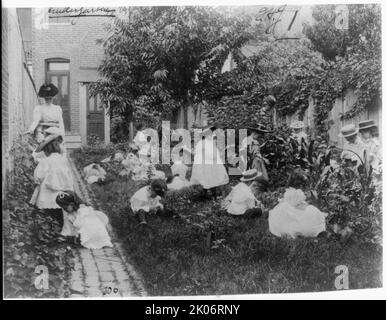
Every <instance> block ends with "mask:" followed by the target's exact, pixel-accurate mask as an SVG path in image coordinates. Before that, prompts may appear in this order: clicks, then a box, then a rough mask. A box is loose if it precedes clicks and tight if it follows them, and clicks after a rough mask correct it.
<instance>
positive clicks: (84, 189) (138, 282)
mask: <svg viewBox="0 0 386 320" xmlns="http://www.w3.org/2000/svg"><path fill="white" fill-rule="evenodd" d="M67 158H68V161H69V163H70V167H71V168H72V171H73V173H74V178H75V180H76V181H77V183H78V186H79V189H80V192H81V193H82V196H83V199H84V200H86V202H88V203H90V204H91V205H93V206H95V207H96V208H97V209H101V208H102V206H101V204H100V202H99V201H98V200H97V199H96V197H95V194H94V192H93V190H92V189H91V187H90V186H88V185H87V184H86V183H85V181H84V180H83V178H82V175H81V173H80V171H79V169H78V168H77V167H76V165H75V163H74V160H73V159H72V158H71V156H70V155H69V156H68V157H67ZM107 228H108V231H109V233H110V235H112V238H113V239H112V242H113V244H114V246H115V248H116V249H117V250H116V251H117V252H118V254H119V257H120V258H121V260H122V262H123V263H124V265H125V267H126V270H127V273H128V275H129V277H130V279H131V280H132V284H133V289H134V291H135V292H136V293H137V294H138V296H141V297H144V296H147V295H148V294H147V291H146V289H145V286H144V284H143V283H144V281H143V278H142V276H141V275H140V274H139V273H138V272H137V271H136V270H135V269H134V267H133V266H132V264H131V263H130V259H129V258H128V257H127V256H126V255H125V254H124V251H123V249H122V245H121V243H120V242H118V241H117V239H118V237H117V235H116V233H115V231H114V230H113V228H112V227H111V225H110V224H108V226H107Z"/></svg>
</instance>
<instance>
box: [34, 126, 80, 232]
mask: <svg viewBox="0 0 386 320" xmlns="http://www.w3.org/2000/svg"><path fill="white" fill-rule="evenodd" d="M48 131H49V132H50V134H49V135H48V136H47V137H45V138H44V140H43V141H42V143H41V144H40V145H39V147H38V148H37V149H36V152H44V155H45V156H44V157H42V158H41V160H40V161H39V163H38V165H37V166H36V168H35V171H34V179H35V182H36V184H37V186H36V188H35V191H34V193H33V195H32V198H31V200H30V203H31V204H32V205H35V206H36V207H37V208H39V209H43V210H44V212H45V213H47V214H49V215H51V216H52V217H53V218H54V219H55V220H57V221H58V223H59V226H60V228H62V227H63V225H64V221H63V220H64V217H63V213H62V210H61V208H60V207H59V206H58V205H57V204H56V196H57V195H58V194H59V193H60V192H61V191H63V190H74V182H73V177H72V172H71V168H70V167H69V166H68V162H67V159H66V158H65V157H64V156H63V154H62V153H61V151H62V150H61V148H60V144H61V143H62V141H63V139H62V136H61V134H60V132H59V130H58V129H57V128H56V130H55V128H50V129H49V130H48Z"/></svg>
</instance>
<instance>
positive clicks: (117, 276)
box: [69, 157, 147, 298]
mask: <svg viewBox="0 0 386 320" xmlns="http://www.w3.org/2000/svg"><path fill="white" fill-rule="evenodd" d="M69 163H70V166H71V169H72V172H73V175H74V179H75V181H76V183H75V189H76V190H75V191H76V192H77V193H78V194H79V195H80V196H81V197H82V198H83V199H84V200H85V201H87V202H88V203H90V204H92V205H93V207H94V208H100V205H99V203H98V200H97V199H96V198H95V195H94V193H93V192H92V190H91V188H90V187H89V186H88V185H87V184H86V183H85V181H84V180H83V179H82V177H81V175H80V172H79V171H78V170H77V168H76V166H75V164H74V162H73V160H72V159H71V158H70V157H69ZM108 231H109V233H110V236H111V239H112V243H113V245H114V247H113V248H103V249H98V250H91V249H86V248H81V249H75V250H76V251H75V252H74V255H75V270H74V271H73V272H72V275H71V289H72V295H71V296H70V297H71V298H80V297H128V296H146V295H147V294H146V290H145V288H144V286H143V283H142V280H141V278H140V277H139V276H138V274H137V273H136V272H135V270H134V268H133V267H132V265H131V264H130V263H129V261H128V260H127V258H126V257H125V255H124V253H123V250H122V247H121V245H120V243H119V242H118V241H117V239H116V236H115V234H114V231H113V230H112V228H111V226H108Z"/></svg>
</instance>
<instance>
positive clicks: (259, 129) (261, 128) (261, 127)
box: [246, 124, 272, 133]
mask: <svg viewBox="0 0 386 320" xmlns="http://www.w3.org/2000/svg"><path fill="white" fill-rule="evenodd" d="M246 129H247V130H249V131H256V132H259V133H271V132H272V130H268V129H267V127H266V126H264V125H262V124H258V125H257V126H256V127H246Z"/></svg>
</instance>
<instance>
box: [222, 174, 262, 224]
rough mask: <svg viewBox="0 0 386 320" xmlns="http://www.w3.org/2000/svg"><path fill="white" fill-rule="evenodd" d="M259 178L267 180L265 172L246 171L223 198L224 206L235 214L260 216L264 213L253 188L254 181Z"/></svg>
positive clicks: (230, 212) (248, 216) (249, 216)
mask: <svg viewBox="0 0 386 320" xmlns="http://www.w3.org/2000/svg"><path fill="white" fill-rule="evenodd" d="M259 179H260V180H262V181H265V178H264V176H263V174H262V173H261V172H258V171H257V170H256V169H251V170H247V171H245V172H244V173H243V176H242V178H241V179H240V183H239V184H237V185H236V186H235V187H233V189H232V191H231V192H230V193H229V195H228V196H227V197H226V198H225V199H224V200H223V203H222V206H223V208H224V209H225V210H226V211H227V212H228V213H229V214H231V215H234V216H244V217H247V218H251V217H256V218H258V217H260V216H261V214H262V209H261V203H260V201H258V200H257V199H256V197H255V195H254V194H253V192H252V189H251V185H252V183H254V182H256V181H257V180H259Z"/></svg>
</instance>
